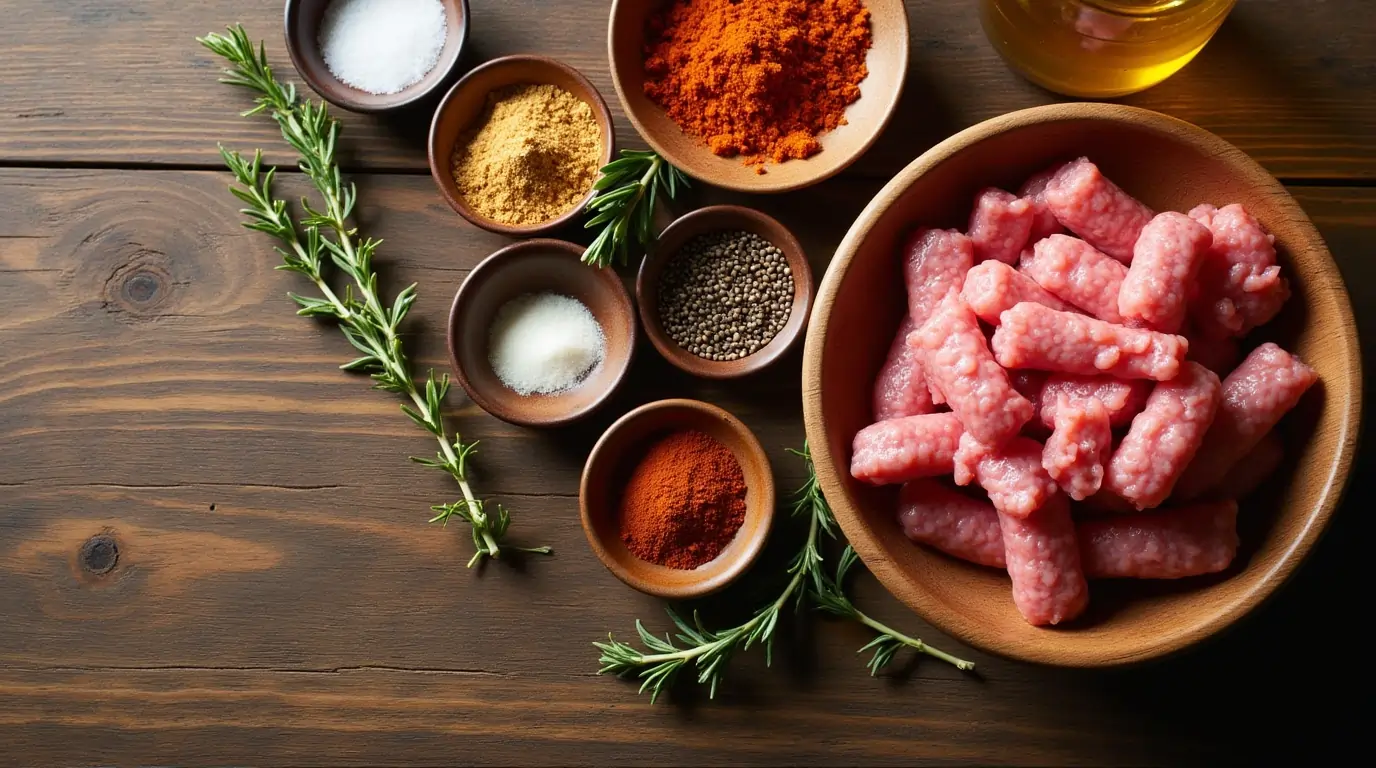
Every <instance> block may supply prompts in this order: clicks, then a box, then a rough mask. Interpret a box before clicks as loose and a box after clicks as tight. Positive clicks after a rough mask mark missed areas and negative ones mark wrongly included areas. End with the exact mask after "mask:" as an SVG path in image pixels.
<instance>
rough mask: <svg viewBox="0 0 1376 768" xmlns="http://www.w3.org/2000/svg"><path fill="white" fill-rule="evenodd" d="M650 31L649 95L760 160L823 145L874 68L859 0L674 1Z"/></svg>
mask: <svg viewBox="0 0 1376 768" xmlns="http://www.w3.org/2000/svg"><path fill="white" fill-rule="evenodd" d="M645 39H646V47H645V62H644V67H645V74H646V80H645V95H647V96H649V97H650V99H651V100H652V101H654V102H655V103H656V104H658V105H659V106H660V107H662V108H663V109H664V111H665V112H666V113H668V115H669V117H670V118H671V119H672V120H673V121H674V122H675V123H678V126H679V127H680V128H682V129H683V131H684V132H685V133H688V134H690V135H692V136H697V137H699V138H701V139H702V140H703V141H705V142H706V143H707V146H708V147H709V148H710V149H711V150H712V152H714V153H716V154H718V155H721V156H724V157H732V156H735V155H745V156H746V162H747V163H752V164H757V163H763V162H765V161H766V160H773V161H774V162H783V161H785V160H788V159H790V158H806V157H811V156H812V155H815V154H817V153H818V152H819V151H821V148H822V146H821V144H820V143H819V142H818V141H817V137H818V136H820V135H821V134H823V133H826V132H827V131H830V130H833V129H834V128H836V127H837V126H839V125H844V124H845V122H846V119H845V109H846V107H848V106H850V105H851V103H853V102H854V101H855V100H856V99H858V98H860V82H861V81H862V80H864V79H865V77H866V76H867V75H868V74H869V70H868V69H867V68H866V67H865V54H866V53H867V52H868V51H869V48H870V42H871V37H870V12H869V11H868V10H867V9H866V8H865V6H864V4H863V3H862V2H861V1H860V0H748V1H747V2H741V1H740V0H691V2H690V0H675V1H674V2H673V3H672V4H671V5H669V6H668V7H667V8H666V9H665V10H663V11H662V12H660V13H658V14H655V15H653V16H651V17H650V19H649V21H648V22H647V24H646V34H645ZM760 171H761V172H763V168H761V169H760Z"/></svg>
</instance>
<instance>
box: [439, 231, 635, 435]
mask: <svg viewBox="0 0 1376 768" xmlns="http://www.w3.org/2000/svg"><path fill="white" fill-rule="evenodd" d="M550 251H562V252H565V253H568V254H569V255H570V256H572V257H573V258H575V259H577V258H579V257H581V256H582V253H583V247H582V246H580V245H578V244H576V243H570V242H568V241H566V240H554V239H551V238H535V239H532V240H522V241H520V242H517V243H511V244H510V245H507V246H504V247H502V248H499V249H497V250H496V251H493V252H492V253H491V254H490V255H488V256H487V257H486V258H484V259H483V260H482V261H480V262H478V265H477V266H476V267H474V268H473V269H472V270H470V271H469V273H468V275H467V276H466V277H465V278H464V280H463V282H462V283H460V284H459V289H458V290H457V291H455V293H454V301H453V303H451V304H450V305H449V320H448V325H447V326H446V328H445V348H446V350H447V351H448V353H449V367H450V368H452V369H453V371H454V379H455V380H456V381H458V382H459V386H460V387H462V388H463V391H464V392H466V393H468V398H469V399H470V400H472V401H473V403H474V404H475V405H477V406H478V407H479V408H482V409H483V410H484V411H486V412H487V413H489V414H491V415H493V416H496V417H497V418H499V419H501V420H502V421H505V422H507V423H508V424H515V425H517V426H522V427H559V426H563V425H565V424H569V423H572V422H574V421H577V420H579V419H581V418H583V417H585V416H587V415H589V414H591V413H592V412H594V411H596V410H597V409H598V408H600V407H601V406H602V404H603V403H605V402H606V401H607V400H608V399H610V398H611V396H612V395H613V394H615V393H616V391H617V390H618V389H620V388H621V385H622V383H623V382H625V380H626V376H627V374H629V373H630V370H631V363H632V362H633V361H634V360H635V347H636V338H635V308H634V307H633V306H632V305H631V296H630V294H629V293H628V292H627V291H626V286H625V285H622V283H621V278H619V277H617V275H616V273H615V272H613V271H611V270H597V275H598V278H599V280H600V281H601V282H602V283H603V284H604V285H606V286H607V287H608V290H609V292H610V293H611V295H612V296H613V297H615V299H616V301H617V303H618V304H620V305H621V309H622V311H623V312H625V313H626V317H628V318H630V319H631V338H630V339H629V340H628V341H627V352H626V358H625V360H624V362H622V364H621V370H619V371H617V373H616V376H615V377H614V378H613V379H612V380H611V381H610V382H609V383H608V384H607V386H606V387H605V388H604V389H603V391H602V392H601V393H600V394H599V395H598V396H597V397H595V398H593V399H592V400H591V401H589V402H588V403H586V404H584V405H583V406H581V407H579V408H574V409H572V410H570V411H568V412H566V413H562V414H559V415H556V416H551V417H549V418H541V417H538V416H534V417H533V416H530V415H529V414H528V413H527V411H525V410H522V409H517V408H506V407H504V406H502V405H501V404H499V403H497V402H494V401H493V400H491V399H490V398H488V397H487V395H486V394H484V392H483V391H482V389H480V388H479V387H476V386H474V384H473V383H472V381H470V380H469V378H468V374H467V373H466V372H465V371H464V369H463V366H462V365H461V364H460V363H459V353H458V345H459V340H458V339H457V338H455V335H454V328H455V326H456V325H457V324H458V320H459V314H460V312H461V311H462V309H463V306H464V304H465V303H466V302H467V300H468V293H465V290H468V291H470V292H471V291H472V290H474V289H473V288H472V286H474V285H477V284H478V283H479V282H480V281H481V280H482V279H483V278H484V277H485V276H486V274H487V273H489V272H496V271H498V270H501V269H504V268H506V267H508V266H509V265H510V264H511V263H512V260H513V258H515V257H519V256H522V255H525V254H526V253H530V252H550ZM587 269H592V267H587Z"/></svg>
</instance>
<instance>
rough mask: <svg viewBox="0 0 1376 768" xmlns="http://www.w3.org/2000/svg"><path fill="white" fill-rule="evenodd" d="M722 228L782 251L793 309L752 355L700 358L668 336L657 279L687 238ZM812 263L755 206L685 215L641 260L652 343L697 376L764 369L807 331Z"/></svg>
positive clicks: (639, 283) (638, 286)
mask: <svg viewBox="0 0 1376 768" xmlns="http://www.w3.org/2000/svg"><path fill="white" fill-rule="evenodd" d="M723 230H731V231H745V232H750V233H752V234H755V235H759V236H760V237H761V238H764V239H765V240H767V241H769V242H770V243H771V244H773V245H774V247H776V248H778V249H779V250H780V251H782V252H783V255H784V259H785V260H786V261H787V262H788V267H789V269H790V270H792V271H793V308H792V309H791V310H790V311H789V315H788V322H787V323H785V324H784V327H783V328H782V329H781V330H780V331H779V333H778V335H776V336H775V337H774V338H773V339H771V340H770V342H769V343H768V344H766V345H764V346H763V347H761V348H760V349H759V350H758V351H756V352H755V353H754V354H752V355H748V356H746V357H742V358H740V359H739V360H728V361H717V360H708V359H707V358H705V357H699V356H697V355H695V354H693V353H692V352H689V351H688V350H686V349H684V348H683V347H680V346H679V345H678V343H677V342H675V341H674V340H673V339H671V338H669V334H668V333H667V332H666V331H665V330H664V326H663V325H662V324H661V323H660V321H659V307H658V301H659V278H660V275H662V274H663V273H664V267H665V265H667V264H668V263H669V261H670V259H672V258H673V256H674V255H675V254H677V253H678V251H679V249H681V248H682V247H683V246H684V245H686V244H687V243H688V241H690V240H692V239H693V238H695V237H697V236H698V235H702V234H706V233H709V232H721V231H723ZM813 291H814V285H813V282H812V268H811V267H810V266H808V263H807V254H805V253H803V247H802V246H801V245H799V244H798V239H797V238H796V237H794V236H793V233H792V232H789V231H788V228H787V227H785V226H784V225H783V224H780V223H779V222H778V221H776V220H775V219H773V218H772V217H770V216H767V215H765V214H763V213H760V212H759V211H757V210H754V209H753V208H742V207H740V206H738V205H714V206H710V207H707V208H699V209H698V210H696V211H693V212H691V213H688V214H685V215H684V216H682V217H680V218H679V219H678V220H677V221H675V222H674V223H672V224H670V225H669V226H668V227H666V228H665V229H664V232H663V233H662V234H661V235H660V236H659V240H658V241H657V242H656V244H655V247H654V250H653V251H651V252H650V253H649V254H647V255H646V256H645V259H644V260H643V261H641V263H640V272H639V274H638V275H637V276H636V281H635V297H636V304H637V305H638V306H639V309H640V323H641V325H642V326H643V327H644V328H645V335H646V336H649V337H650V343H652V344H654V346H655V349H657V350H659V353H660V354H661V355H663V356H664V359H665V360H668V361H669V362H670V363H672V364H673V365H674V366H675V367H677V368H679V369H680V370H684V371H687V372H688V373H691V374H693V375H694V376H701V377H703V378H707V379H733V378H736V377H738V376H745V375H747V374H750V373H754V372H756V371H759V370H762V369H764V368H765V367H767V366H768V365H770V364H771V363H773V362H774V361H776V360H778V359H779V358H780V357H783V355H784V354H785V353H787V352H788V351H789V350H790V349H792V348H793V347H794V346H795V345H796V344H797V342H798V341H799V340H800V339H801V338H802V336H803V330H804V329H806V328H807V319H808V314H809V312H810V311H811V309H812V294H813Z"/></svg>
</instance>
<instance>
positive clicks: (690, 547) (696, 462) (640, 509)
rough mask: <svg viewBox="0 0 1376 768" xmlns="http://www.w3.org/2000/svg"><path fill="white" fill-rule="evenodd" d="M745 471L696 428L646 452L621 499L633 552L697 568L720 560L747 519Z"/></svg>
mask: <svg viewBox="0 0 1376 768" xmlns="http://www.w3.org/2000/svg"><path fill="white" fill-rule="evenodd" d="M745 490H746V488H745V473H744V472H743V471H741V465H740V463H739V462H738V461H736V457H735V455H733V454H732V453H731V450H730V449H729V448H727V447H726V446H724V445H722V444H721V443H719V442H717V440H715V439H713V438H712V437H711V436H710V435H707V434H705V433H703V432H698V431H696V430H686V431H682V432H671V433H669V434H667V435H664V436H662V437H660V438H659V439H657V440H656V441H654V443H653V444H651V445H650V446H649V449H648V450H647V451H646V452H645V455H644V458H642V459H641V460H640V462H639V464H637V465H636V467H635V470H634V471H633V472H632V473H631V477H630V481H629V482H628V483H627V484H626V489H625V491H623V493H622V495H621V502H620V508H619V512H620V521H619V530H620V533H621V540H622V541H623V542H625V544H626V548H627V549H629V550H630V551H631V554H633V555H635V556H636V557H638V558H640V559H641V560H645V561H647V562H651V563H655V564H657V565H664V566H668V567H670V568H680V569H685V570H687V569H692V568H697V567H698V566H700V565H703V564H705V563H709V562H711V561H712V560H715V559H716V557H717V556H718V555H720V554H721V552H722V550H724V549H726V546H727V545H728V544H730V543H731V540H732V539H734V538H735V537H736V533H737V531H739V530H740V527H741V523H742V522H743V521H744V520H745Z"/></svg>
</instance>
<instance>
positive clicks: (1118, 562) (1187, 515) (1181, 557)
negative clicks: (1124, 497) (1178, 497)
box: [1078, 500, 1238, 579]
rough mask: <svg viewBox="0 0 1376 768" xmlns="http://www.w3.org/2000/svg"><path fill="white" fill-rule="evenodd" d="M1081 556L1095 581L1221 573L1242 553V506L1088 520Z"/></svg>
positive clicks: (1081, 527) (1082, 528) (1227, 503)
mask: <svg viewBox="0 0 1376 768" xmlns="http://www.w3.org/2000/svg"><path fill="white" fill-rule="evenodd" d="M1078 531H1079V536H1080V557H1081V562H1082V563H1083V566H1084V573H1085V576H1087V577H1089V578H1091V579H1124V578H1130V579H1180V578H1184V577H1186V576H1199V575H1202V574H1205V573H1217V572H1219V571H1221V570H1223V569H1225V568H1227V567H1228V566H1229V565H1230V564H1231V563H1232V562H1233V557H1234V556H1235V555H1236V554H1237V544H1238V540H1237V502H1236V501H1231V500H1229V501H1217V502H1212V503H1208V504H1197V505H1194V506H1188V507H1180V508H1177V509H1164V510H1160V511H1158V512H1152V513H1151V514H1145V515H1129V516H1126V517H1108V518H1099V519H1095V520H1086V521H1084V522H1082V523H1080V525H1079V527H1078Z"/></svg>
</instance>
